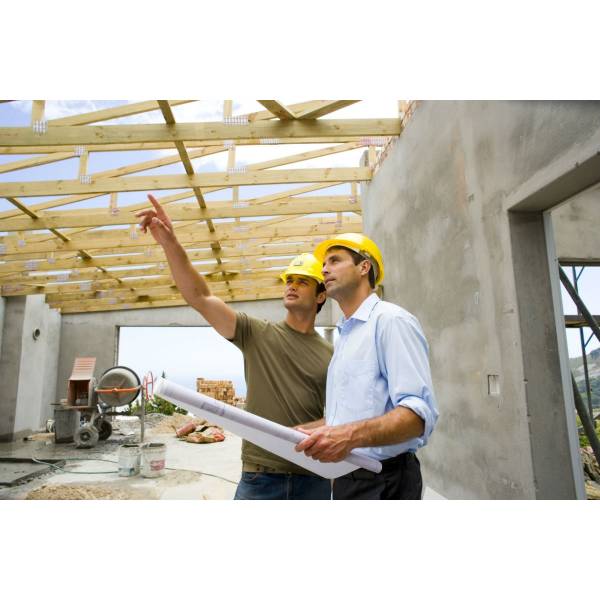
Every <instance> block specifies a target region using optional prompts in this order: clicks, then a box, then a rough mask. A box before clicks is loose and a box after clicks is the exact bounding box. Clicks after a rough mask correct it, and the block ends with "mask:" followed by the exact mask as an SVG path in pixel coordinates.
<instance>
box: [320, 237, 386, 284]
mask: <svg viewBox="0 0 600 600" xmlns="http://www.w3.org/2000/svg"><path fill="white" fill-rule="evenodd" d="M331 250H346V251H347V252H349V253H350V256H351V257H352V260H353V262H354V264H355V265H359V264H360V263H361V262H362V261H363V260H366V261H368V263H369V266H370V267H371V268H370V269H369V285H370V286H371V289H372V290H374V289H375V269H374V268H373V263H372V262H371V261H370V260H369V259H368V258H365V257H364V256H363V255H362V254H359V253H358V252H356V250H352V248H347V247H346V246H331V248H328V249H327V252H329V251H331Z"/></svg>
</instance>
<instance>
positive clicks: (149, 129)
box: [0, 119, 402, 147]
mask: <svg viewBox="0 0 600 600" xmlns="http://www.w3.org/2000/svg"><path fill="white" fill-rule="evenodd" d="M401 130H402V124H401V121H400V119H332V120H326V119H318V120H317V119H305V120H300V119H297V120H289V121H275V122H269V121H259V122H254V123H250V124H247V125H234V124H228V123H219V122H214V123H178V124H177V125H173V126H166V125H88V126H86V127H81V126H64V127H49V128H48V131H47V132H46V133H44V134H42V135H40V134H37V133H35V132H34V131H32V129H31V128H28V127H0V146H15V147H18V146H35V145H39V144H40V142H43V144H44V145H46V146H54V145H56V146H59V145H65V144H78V145H87V144H127V143H146V142H170V143H173V142H175V141H182V142H183V141H188V142H197V143H203V142H205V141H208V140H237V139H238V138H242V139H267V138H270V139H272V138H281V137H287V138H293V139H302V138H307V137H310V138H319V137H322V136H332V135H335V136H342V137H343V136H389V135H399V134H400V132H401Z"/></svg>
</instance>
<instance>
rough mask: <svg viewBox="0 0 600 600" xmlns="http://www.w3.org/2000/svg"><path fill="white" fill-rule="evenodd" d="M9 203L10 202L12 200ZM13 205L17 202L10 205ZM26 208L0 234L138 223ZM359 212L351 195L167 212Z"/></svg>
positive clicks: (85, 212)
mask: <svg viewBox="0 0 600 600" xmlns="http://www.w3.org/2000/svg"><path fill="white" fill-rule="evenodd" d="M11 201H12V200H11ZM13 203H14V204H15V205H17V204H16V202H13ZM28 211H29V209H28V208H27V207H26V206H23V212H26V213H27V214H29V215H30V216H29V217H19V218H13V219H7V220H5V221H0V231H33V230H41V229H50V228H63V227H82V228H88V227H89V228H93V227H105V226H107V225H130V224H136V223H138V222H139V219H138V218H137V217H136V216H135V214H134V213H132V212H129V211H128V210H127V209H126V208H124V209H123V210H121V211H119V212H117V213H115V214H111V213H107V211H106V210H96V209H82V210H81V213H82V214H77V212H78V211H68V212H67V211H57V210H56V211H55V210H52V211H45V212H38V213H33V212H32V211H29V212H28ZM339 211H344V212H357V213H359V212H361V206H360V204H359V203H357V202H356V201H355V199H354V198H353V197H352V196H350V195H335V196H302V197H300V198H294V197H286V198H284V199H282V200H276V201H271V202H269V203H268V204H265V203H263V202H257V203H254V202H253V201H251V200H250V201H248V205H247V206H244V207H239V206H236V204H235V202H229V201H226V202H222V201H220V202H216V201H213V202H209V204H208V206H207V208H204V209H202V208H198V205H197V204H191V203H185V204H181V203H179V204H175V205H173V206H171V207H170V208H169V210H168V214H169V218H170V219H171V221H173V222H178V221H202V220H206V219H228V218H236V217H261V216H267V217H268V216H276V215H303V214H310V213H328V212H339Z"/></svg>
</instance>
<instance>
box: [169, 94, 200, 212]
mask: <svg viewBox="0 0 600 600" xmlns="http://www.w3.org/2000/svg"><path fill="white" fill-rule="evenodd" d="M158 105H159V106H160V110H161V112H162V114H163V117H164V119H165V121H166V123H167V125H175V116H174V115H173V111H172V110H171V106H170V105H169V101H168V100H158ZM175 148H177V152H178V153H179V157H180V158H181V162H182V164H183V168H184V169H185V172H186V173H187V174H188V175H193V174H194V167H193V165H192V161H191V160H190V157H189V155H188V151H187V149H186V147H185V144H184V143H183V142H181V141H177V142H175ZM192 190H193V192H194V195H195V196H196V199H197V200H198V206H200V208H204V207H205V206H206V203H205V202H204V196H202V191H201V190H200V188H199V187H197V186H195V187H193V188H192Z"/></svg>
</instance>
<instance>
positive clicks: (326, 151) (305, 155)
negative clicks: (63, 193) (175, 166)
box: [0, 142, 363, 231]
mask: <svg viewBox="0 0 600 600" xmlns="http://www.w3.org/2000/svg"><path fill="white" fill-rule="evenodd" d="M362 145H363V144H362V143H359V142H350V143H347V144H338V145H337V146H329V147H328V148H322V149H320V150H312V151H310V152H301V153H299V154H293V155H290V156H285V157H281V158H277V159H274V160H268V161H261V162H258V163H254V164H250V165H247V167H246V170H248V171H259V170H264V169H268V168H271V167H278V166H283V165H287V164H292V163H294V162H301V161H304V160H309V159H311V158H318V157H321V156H328V155H330V154H335V153H338V152H347V151H349V150H353V149H355V148H358V147H361V146H362ZM224 150H225V148H224V147H220V148H219V149H218V150H214V149H210V150H205V149H202V150H199V151H195V152H192V153H191V154H190V156H191V157H192V158H198V157H201V156H208V155H211V154H215V153H216V152H222V151H224ZM177 160H178V158H177V157H176V156H170V157H164V158H161V159H154V160H151V161H145V162H142V163H136V164H134V165H128V166H127V167H121V168H119V169H111V170H108V171H101V172H99V173H96V174H95V175H94V177H95V178H98V177H102V178H104V177H114V176H116V175H119V174H121V175H126V174H131V173H137V172H140V171H145V170H147V169H151V168H156V167H158V166H163V165H165V164H172V163H174V162H177ZM330 185H336V183H333V184H317V185H316V186H308V187H307V188H306V189H305V190H304V191H306V192H308V191H313V190H316V189H321V188H324V187H329V186H330ZM222 189H226V188H223V187H221V188H209V189H207V190H206V191H213V192H214V191H219V190H222ZM304 191H300V190H298V191H297V192H295V193H297V194H301V193H304ZM113 193H114V192H113ZM100 195H102V194H79V195H77V196H73V197H66V198H59V199H57V200H50V201H47V202H42V203H39V204H35V205H32V206H31V207H30V208H31V209H34V210H44V209H46V208H56V207H58V206H65V205H67V204H71V203H74V202H79V201H81V200H87V199H90V198H95V197H98V196H100ZM292 195H294V193H292V192H291V191H289V193H287V192H284V193H283V196H281V197H289V196H292ZM190 196H191V194H189V193H187V192H186V193H182V194H176V195H175V196H172V197H165V198H161V200H160V201H161V203H167V202H175V201H177V200H183V199H184V198H189V197H190ZM274 199H277V197H276V196H275V197H274ZM266 201H268V200H267V197H266V196H265V202H266ZM147 206H148V204H147V203H146V202H144V203H139V204H135V205H129V206H127V207H124V209H123V210H127V211H130V212H131V211H138V210H141V209H142V208H146V207H147ZM18 214H19V213H18V211H5V212H3V213H0V219H7V218H11V217H13V216H16V215H18ZM1 230H2V229H1V227H0V231H1Z"/></svg>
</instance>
